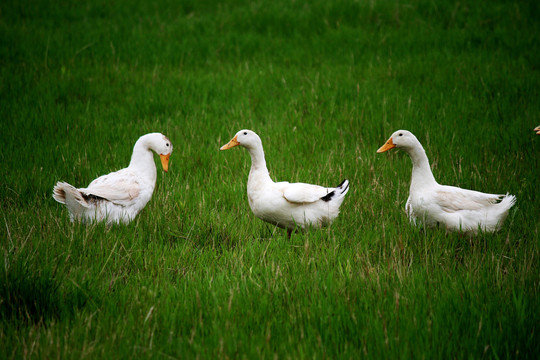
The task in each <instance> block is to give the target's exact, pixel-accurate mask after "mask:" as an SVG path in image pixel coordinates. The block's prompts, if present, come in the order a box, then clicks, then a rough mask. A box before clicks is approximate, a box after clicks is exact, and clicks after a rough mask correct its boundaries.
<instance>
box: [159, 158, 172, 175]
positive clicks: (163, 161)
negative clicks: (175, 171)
mask: <svg viewBox="0 0 540 360" xmlns="http://www.w3.org/2000/svg"><path fill="white" fill-rule="evenodd" d="M170 157H171V154H167V155H163V154H160V155H159V158H160V159H161V166H163V170H164V171H165V172H167V171H169V158H170Z"/></svg>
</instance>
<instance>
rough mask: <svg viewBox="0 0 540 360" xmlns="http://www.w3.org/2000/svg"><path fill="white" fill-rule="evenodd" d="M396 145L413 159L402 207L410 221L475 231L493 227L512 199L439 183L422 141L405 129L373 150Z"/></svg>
mask: <svg viewBox="0 0 540 360" xmlns="http://www.w3.org/2000/svg"><path fill="white" fill-rule="evenodd" d="M393 148H398V149H402V150H403V151H405V152H406V153H407V154H409V156H410V157H411V160H412V163H413V170H412V178H411V187H410V193H409V199H408V200H407V204H406V205H405V210H406V211H407V214H408V216H409V219H410V220H411V222H413V223H416V219H418V220H420V221H422V222H423V223H424V224H426V225H427V226H435V225H437V224H438V223H440V224H444V225H445V226H446V228H447V229H449V230H457V231H464V232H472V233H476V232H477V230H478V229H479V228H480V229H481V230H483V231H489V232H492V231H496V230H498V229H499V227H500V226H501V225H502V223H503V221H504V220H505V219H506V216H507V215H508V211H509V210H510V208H511V207H512V206H513V205H514V203H515V202H516V198H515V196H513V195H508V194H506V195H495V194H485V193H482V192H478V191H473V190H466V189H461V188H458V187H455V186H446V185H439V184H438V183H437V181H435V178H434V177H433V173H432V172H431V168H430V167H429V160H428V158H427V155H426V152H425V151H424V148H423V147H422V144H420V142H419V141H418V139H417V138H416V137H415V136H414V135H413V134H412V133H411V132H409V131H407V130H398V131H396V132H395V133H393V134H392V136H391V137H390V139H388V141H387V142H386V144H384V145H383V146H381V147H380V148H379V149H378V150H377V152H378V153H382V152H385V151H387V150H390V149H393Z"/></svg>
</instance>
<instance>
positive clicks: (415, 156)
mask: <svg viewBox="0 0 540 360" xmlns="http://www.w3.org/2000/svg"><path fill="white" fill-rule="evenodd" d="M408 153H409V156H410V157H411V160H412V163H413V170H412V177H411V190H412V189H413V188H415V187H417V186H420V187H423V186H426V185H433V184H437V181H436V180H435V177H434V176H433V173H432V172H431V168H430V167H429V160H428V157H427V155H426V152H425V150H424V148H423V147H422V145H420V144H418V146H415V147H414V148H413V149H412V150H410V151H408Z"/></svg>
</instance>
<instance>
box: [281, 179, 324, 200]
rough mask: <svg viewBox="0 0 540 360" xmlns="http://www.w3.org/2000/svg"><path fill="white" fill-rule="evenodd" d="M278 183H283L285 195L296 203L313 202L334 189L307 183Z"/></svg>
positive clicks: (282, 189) (282, 188)
mask: <svg viewBox="0 0 540 360" xmlns="http://www.w3.org/2000/svg"><path fill="white" fill-rule="evenodd" d="M276 185H281V186H280V187H281V191H282V192H283V197H284V198H285V199H286V200H287V201H289V202H292V203H296V204H305V203H313V202H315V201H318V200H320V199H321V198H322V197H324V196H326V195H328V193H330V192H332V191H333V190H334V189H329V188H325V187H322V186H319V185H312V184H305V183H293V184H290V183H288V182H283V183H277V184H276Z"/></svg>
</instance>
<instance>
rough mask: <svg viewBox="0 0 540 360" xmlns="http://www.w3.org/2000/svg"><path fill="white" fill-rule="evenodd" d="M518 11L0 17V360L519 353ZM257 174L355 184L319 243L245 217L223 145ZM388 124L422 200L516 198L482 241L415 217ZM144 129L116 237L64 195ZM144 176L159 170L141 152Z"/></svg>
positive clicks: (535, 231) (12, 13)
mask: <svg viewBox="0 0 540 360" xmlns="http://www.w3.org/2000/svg"><path fill="white" fill-rule="evenodd" d="M539 10H540V7H539V5H538V3H537V2H536V1H520V2H511V1H493V2H478V1H465V2H463V1H460V2H457V1H455V2H454V1H442V2H440V1H439V2H436V1H426V0H412V1H409V2H395V1H383V0H381V1H363V0H362V1H352V0H339V1H319V0H316V1H309V2H307V1H286V0H276V1H268V2H263V1H242V0H238V1H227V2H215V1H195V0H193V1H176V0H174V1H173V0H159V1H121V0H120V1H95V0H93V1H70V2H68V3H66V2H55V1H28V0H23V1H4V2H2V3H1V4H0V117H1V118H2V121H1V122H0V139H1V144H2V151H1V153H0V177H1V178H2V181H1V182H0V207H1V209H2V211H1V214H2V215H1V219H0V222H1V224H0V228H1V230H0V245H1V249H2V264H1V265H2V266H1V267H0V322H1V326H0V348H2V351H1V352H0V357H2V358H64V359H66V358H74V359H80V358H133V357H142V358H192V357H202V358H216V357H219V358H259V357H262V358H273V357H275V356H277V357H278V358H325V357H326V358H336V357H343V358H358V357H367V358H374V359H379V358H426V359H432V358H483V357H488V358H507V357H512V358H538V355H539V353H540V335H539V334H540V326H539V324H540V310H539V309H540V300H539V299H540V289H539V286H540V266H539V261H538V259H539V257H540V252H539V248H540V244H539V239H540V236H539V224H540V223H539V219H540V198H539V197H538V179H539V178H540V171H539V166H540V163H539V154H540V136H537V135H535V134H534V132H533V131H532V129H533V128H534V127H535V126H537V125H540V102H539V101H538V99H539V98H540V56H539V55H540V42H539V40H538V34H539V33H540V22H539V21H538V19H539V18H540V11H539ZM242 128H250V129H253V130H255V131H256V132H257V133H259V135H260V136H261V138H262V140H263V145H264V147H265V152H266V158H267V162H268V166H269V169H270V171H271V175H272V177H273V178H274V179H275V180H288V181H303V182H311V183H318V184H322V185H328V186H332V185H337V184H338V183H339V182H340V181H341V180H342V179H344V178H348V179H349V180H350V181H351V190H350V191H349V193H348V195H347V198H346V200H345V202H344V204H343V206H342V211H341V214H340V216H339V218H338V219H337V220H336V221H335V222H334V224H333V225H332V227H331V228H329V229H324V230H308V231H306V232H305V233H299V234H295V235H293V237H292V239H290V240H289V239H288V238H287V236H286V232H285V231H284V230H281V229H275V228H273V227H272V226H270V225H268V224H266V223H263V222H262V221H260V220H258V219H256V218H255V217H254V215H253V214H252V213H251V211H250V209H249V206H248V203H247V196H246V182H247V175H248V172H249V166H250V159H249V156H248V154H247V152H246V151H244V150H242V149H235V150H231V151H227V152H223V153H222V152H219V151H218V149H219V147H220V146H221V145H223V144H225V143H226V142H227V141H229V140H230V138H231V137H232V136H233V135H234V134H235V133H236V132H237V131H238V130H240V129H242ZM400 128H403V129H408V130H411V131H412V132H413V133H415V134H416V135H417V137H418V138H419V140H420V141H421V142H422V144H423V145H424V147H425V149H426V152H427V154H428V157H429V158H430V161H431V164H432V167H433V171H434V175H435V177H436V179H437V180H438V181H439V182H441V183H444V184H450V185H456V186H462V187H465V188H471V189H475V190H479V191H485V192H492V193H505V192H509V193H511V194H514V195H516V196H517V204H516V205H515V206H514V208H513V209H512V211H511V213H510V216H509V217H508V219H507V221H506V223H505V225H504V227H503V228H502V230H501V231H500V232H498V233H496V234H481V235H479V236H477V237H474V238H470V237H469V236H462V235H459V234H455V233H450V234H447V233H445V231H444V230H442V229H426V230H424V229H421V228H416V227H413V226H411V225H410V224H409V223H408V221H407V219H406V215H405V213H404V205H405V201H406V199H407V196H408V187H409V178H410V171H411V162H410V160H409V158H408V157H407V156H406V155H405V154H403V153H399V152H392V153H390V154H389V155H387V154H383V155H381V154H376V153H375V151H376V150H377V148H378V147H379V146H381V145H382V144H383V143H384V142H385V141H386V140H387V138H388V137H389V136H390V134H391V133H392V132H393V131H395V130H397V129H400ZM152 131H160V132H163V133H164V134H166V135H167V136H168V137H169V138H170V139H171V141H172V142H173V144H174V146H175V148H174V149H175V150H174V153H173V155H172V157H171V164H170V171H169V173H167V174H163V173H162V172H160V174H159V175H158V182H157V186H156V189H155V192H154V196H153V198H152V200H151V201H150V203H149V204H148V205H147V207H146V208H145V209H144V211H142V212H141V213H140V214H139V216H138V217H137V219H136V220H135V221H134V222H133V223H132V224H130V225H128V226H111V227H106V226H104V225H91V226H85V225H81V224H72V223H70V222H69V216H68V214H67V210H66V209H65V208H64V207H63V206H61V205H60V204H58V203H56V202H55V201H54V200H53V199H52V196H51V194H52V187H53V185H54V184H55V182H56V181H59V180H63V181H67V182H69V183H71V184H73V185H75V186H80V187H82V186H86V185H87V184H88V183H89V182H90V181H91V180H93V179H94V178H95V177H97V176H99V175H102V174H105V173H108V172H110V171H113V170H116V169H119V168H122V167H125V166H127V164H128V163H129V158H130V156H131V150H132V147H133V144H134V143H135V141H136V139H137V138H138V137H139V136H141V135H142V134H145V133H147V132H152ZM156 163H157V164H158V168H159V160H158V159H157V157H156Z"/></svg>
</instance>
